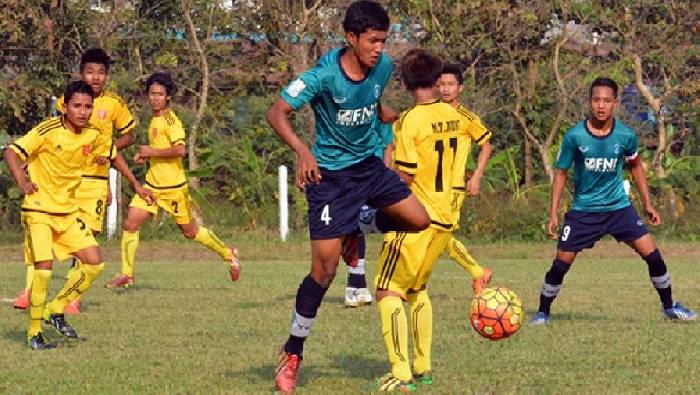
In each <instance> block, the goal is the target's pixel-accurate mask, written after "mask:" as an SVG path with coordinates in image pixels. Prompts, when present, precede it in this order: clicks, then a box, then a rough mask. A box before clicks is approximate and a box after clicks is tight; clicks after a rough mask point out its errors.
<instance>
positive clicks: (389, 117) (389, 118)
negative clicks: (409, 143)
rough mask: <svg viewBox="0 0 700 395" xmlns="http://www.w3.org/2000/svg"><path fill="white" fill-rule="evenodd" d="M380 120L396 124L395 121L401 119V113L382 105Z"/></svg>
mask: <svg viewBox="0 0 700 395" xmlns="http://www.w3.org/2000/svg"><path fill="white" fill-rule="evenodd" d="M379 119H380V120H381V121H382V122H384V123H394V121H396V120H397V119H399V113H398V112H396V111H394V109H393V108H391V107H387V106H385V105H383V104H382V108H381V111H379Z"/></svg>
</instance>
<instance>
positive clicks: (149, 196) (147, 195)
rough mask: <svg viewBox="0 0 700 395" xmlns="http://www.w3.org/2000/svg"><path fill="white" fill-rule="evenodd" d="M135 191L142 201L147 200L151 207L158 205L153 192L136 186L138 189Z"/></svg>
mask: <svg viewBox="0 0 700 395" xmlns="http://www.w3.org/2000/svg"><path fill="white" fill-rule="evenodd" d="M134 189H135V190H136V194H137V195H139V197H141V199H143V200H145V201H146V203H148V205H149V206H153V205H154V204H155V203H156V196H155V195H154V194H153V192H151V191H149V190H148V189H146V188H144V187H142V186H141V185H136V188H134Z"/></svg>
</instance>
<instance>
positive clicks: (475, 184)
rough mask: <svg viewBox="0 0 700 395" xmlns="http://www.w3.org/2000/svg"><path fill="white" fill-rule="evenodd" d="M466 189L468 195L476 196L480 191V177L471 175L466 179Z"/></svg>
mask: <svg viewBox="0 0 700 395" xmlns="http://www.w3.org/2000/svg"><path fill="white" fill-rule="evenodd" d="M467 191H468V192H469V196H477V195H478V194H479V193H481V177H477V176H471V177H470V178H469V181H467Z"/></svg>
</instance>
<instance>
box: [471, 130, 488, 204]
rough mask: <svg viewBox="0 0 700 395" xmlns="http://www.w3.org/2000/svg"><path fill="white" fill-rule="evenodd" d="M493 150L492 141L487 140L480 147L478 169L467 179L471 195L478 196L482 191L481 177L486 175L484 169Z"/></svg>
mask: <svg viewBox="0 0 700 395" xmlns="http://www.w3.org/2000/svg"><path fill="white" fill-rule="evenodd" d="M492 152H493V149H492V148H491V142H490V141H487V142H485V143H484V144H483V145H482V146H481V147H480V148H479V157H478V159H477V165H476V170H475V171H474V174H472V176H471V177H470V178H469V181H467V190H468V191H469V196H476V195H478V194H479V193H480V192H481V179H482V178H483V176H484V171H485V170H486V165H487V164H488V163H489V159H490V158H491V153H492Z"/></svg>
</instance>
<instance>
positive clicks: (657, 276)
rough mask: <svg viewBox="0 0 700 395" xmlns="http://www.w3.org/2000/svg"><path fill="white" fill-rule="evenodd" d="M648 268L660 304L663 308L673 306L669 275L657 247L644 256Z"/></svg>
mask: <svg viewBox="0 0 700 395" xmlns="http://www.w3.org/2000/svg"><path fill="white" fill-rule="evenodd" d="M644 260H645V261H646V263H647V267H648V268H649V277H650V278H651V283H652V285H654V288H655V289H656V292H658V294H659V299H661V304H662V305H663V307H664V309H670V308H671V307H672V306H673V297H672V295H671V276H669V275H668V271H667V270H666V263H665V262H664V260H663V258H662V257H661V252H660V251H659V249H658V248H657V249H655V250H654V252H652V253H651V254H649V255H647V256H645V257H644Z"/></svg>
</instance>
